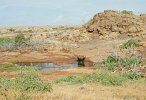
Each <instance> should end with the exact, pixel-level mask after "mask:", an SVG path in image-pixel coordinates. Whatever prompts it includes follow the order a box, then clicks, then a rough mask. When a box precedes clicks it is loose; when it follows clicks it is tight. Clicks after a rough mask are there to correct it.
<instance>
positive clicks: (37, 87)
mask: <svg viewBox="0 0 146 100" xmlns="http://www.w3.org/2000/svg"><path fill="white" fill-rule="evenodd" d="M25 68H26V69H25ZM19 70H20V73H19V76H17V77H16V78H14V79H8V78H5V77H4V78H1V79H0V89H7V90H8V89H15V90H20V91H27V92H31V91H42V92H45V91H51V90H52V85H51V84H50V83H48V82H47V81H45V80H42V79H41V78H40V76H39V74H38V73H37V72H36V69H33V68H28V67H24V68H20V69H19Z"/></svg>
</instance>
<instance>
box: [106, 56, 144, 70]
mask: <svg viewBox="0 0 146 100" xmlns="http://www.w3.org/2000/svg"><path fill="white" fill-rule="evenodd" d="M103 63H104V66H105V67H106V68H107V69H108V70H113V69H116V68H118V67H123V68H124V67H125V68H133V67H138V65H139V64H140V63H141V59H138V58H127V57H124V58H121V57H119V56H114V55H110V56H108V57H107V59H106V60H105V61H104V62H103Z"/></svg>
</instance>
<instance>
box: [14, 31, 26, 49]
mask: <svg viewBox="0 0 146 100" xmlns="http://www.w3.org/2000/svg"><path fill="white" fill-rule="evenodd" d="M26 41H27V39H26V38H25V36H24V34H22V33H20V34H18V35H17V36H16V37H15V45H16V47H20V46H22V45H26Z"/></svg>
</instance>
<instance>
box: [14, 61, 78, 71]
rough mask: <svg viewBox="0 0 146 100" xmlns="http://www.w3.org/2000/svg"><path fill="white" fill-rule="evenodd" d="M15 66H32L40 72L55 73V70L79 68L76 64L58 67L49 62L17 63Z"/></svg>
mask: <svg viewBox="0 0 146 100" xmlns="http://www.w3.org/2000/svg"><path fill="white" fill-rule="evenodd" d="M17 65H20V66H34V67H38V68H39V69H40V70H41V71H57V70H63V69H69V68H77V67H79V66H78V64H66V65H58V64H55V63H51V62H43V63H38V62H33V63H23V62H21V63H17Z"/></svg>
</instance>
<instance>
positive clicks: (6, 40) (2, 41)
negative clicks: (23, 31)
mask: <svg viewBox="0 0 146 100" xmlns="http://www.w3.org/2000/svg"><path fill="white" fill-rule="evenodd" d="M12 42H14V38H0V45H1V44H3V43H12Z"/></svg>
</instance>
